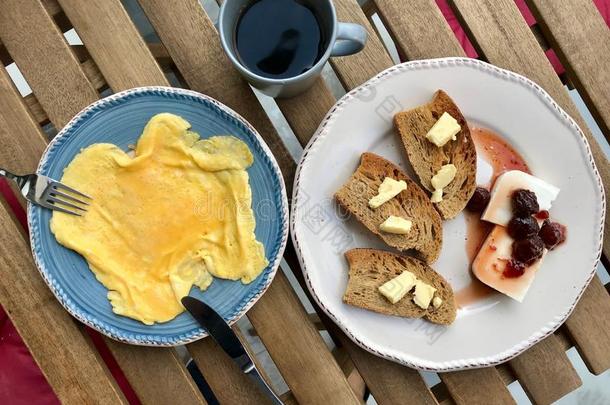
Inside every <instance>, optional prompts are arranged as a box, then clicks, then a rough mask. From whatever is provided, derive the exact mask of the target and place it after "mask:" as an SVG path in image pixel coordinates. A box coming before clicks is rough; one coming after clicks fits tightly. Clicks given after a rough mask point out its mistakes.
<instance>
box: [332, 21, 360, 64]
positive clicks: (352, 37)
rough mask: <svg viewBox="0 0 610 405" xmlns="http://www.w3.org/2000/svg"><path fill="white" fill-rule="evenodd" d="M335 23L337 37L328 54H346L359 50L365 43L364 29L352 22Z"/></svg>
mask: <svg viewBox="0 0 610 405" xmlns="http://www.w3.org/2000/svg"><path fill="white" fill-rule="evenodd" d="M337 24H338V25H337V39H336V41H335V44H334V45H333V49H332V51H331V52H330V56H347V55H353V54H355V53H358V52H360V51H361V50H362V49H363V48H364V45H365V44H366V37H367V33H366V29H365V28H364V27H363V26H362V25H359V24H354V23H344V22H340V23H337Z"/></svg>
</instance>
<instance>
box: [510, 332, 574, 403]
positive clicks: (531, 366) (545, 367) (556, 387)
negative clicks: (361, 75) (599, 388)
mask: <svg viewBox="0 0 610 405" xmlns="http://www.w3.org/2000/svg"><path fill="white" fill-rule="evenodd" d="M510 366H511V368H512V369H513V371H514V373H515V375H516V376H517V379H518V380H519V382H520V383H521V386H522V387H523V389H524V390H525V392H526V393H527V395H528V396H529V397H530V399H531V400H532V402H533V403H535V404H551V403H553V402H555V401H557V400H558V399H559V398H561V397H563V396H564V395H566V394H568V393H569V392H572V391H574V390H575V389H576V388H578V387H580V386H581V385H582V381H581V380H580V377H579V376H578V374H577V373H576V370H574V367H573V366H572V363H570V360H569V359H568V357H567V356H566V353H565V350H564V349H563V347H561V344H560V343H559V340H558V339H557V337H556V336H555V335H550V336H549V337H547V338H546V339H544V340H543V341H541V342H539V343H537V344H535V345H534V346H533V347H531V348H530V349H528V350H527V351H526V352H524V353H523V354H521V355H519V356H517V357H516V358H514V359H512V360H511V361H510Z"/></svg>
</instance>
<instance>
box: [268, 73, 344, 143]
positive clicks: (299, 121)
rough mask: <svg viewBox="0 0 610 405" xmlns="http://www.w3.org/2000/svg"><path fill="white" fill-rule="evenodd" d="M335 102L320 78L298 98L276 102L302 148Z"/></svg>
mask: <svg viewBox="0 0 610 405" xmlns="http://www.w3.org/2000/svg"><path fill="white" fill-rule="evenodd" d="M335 101H336V100H335V98H334V97H333V95H332V93H331V92H330V89H329V88H328V86H326V83H324V80H323V79H322V78H320V79H318V80H316V82H315V83H314V85H313V86H312V87H311V88H310V89H309V90H307V91H306V92H305V93H303V94H301V95H299V96H298V97H293V98H283V99H277V100H276V102H277V105H278V107H279V108H280V110H281V111H282V113H283V114H284V117H286V121H288V124H290V128H292V131H293V132H294V134H295V135H296V137H297V139H298V140H299V142H300V143H301V145H303V146H305V145H307V142H309V139H310V138H311V136H312V135H313V133H314V132H315V131H316V129H317V128H318V125H320V122H322V119H324V116H325V115H326V113H327V112H328V110H330V108H331V107H332V106H333V105H334V104H335Z"/></svg>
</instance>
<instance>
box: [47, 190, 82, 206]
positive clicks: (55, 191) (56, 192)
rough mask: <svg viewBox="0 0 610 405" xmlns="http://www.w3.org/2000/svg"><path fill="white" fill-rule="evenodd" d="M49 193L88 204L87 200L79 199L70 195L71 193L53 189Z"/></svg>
mask: <svg viewBox="0 0 610 405" xmlns="http://www.w3.org/2000/svg"><path fill="white" fill-rule="evenodd" d="M50 194H51V195H52V196H54V197H61V199H63V200H68V201H72V202H75V203H78V204H83V205H89V203H88V202H86V201H81V200H79V199H78V198H75V197H72V196H71V195H68V194H66V193H62V192H61V191H57V190H53V191H52V192H51V193H50Z"/></svg>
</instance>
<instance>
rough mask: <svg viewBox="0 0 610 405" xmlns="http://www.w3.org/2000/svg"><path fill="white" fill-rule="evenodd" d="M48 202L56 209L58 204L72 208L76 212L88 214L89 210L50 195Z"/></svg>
mask: <svg viewBox="0 0 610 405" xmlns="http://www.w3.org/2000/svg"><path fill="white" fill-rule="evenodd" d="M47 202H48V203H49V204H51V205H53V206H54V207H57V204H61V205H63V206H65V207H67V208H72V209H75V210H80V211H83V212H86V211H87V210H86V209H85V208H82V207H79V206H78V205H75V204H72V203H69V202H66V201H63V200H60V199H59V198H56V197H53V196H52V195H50V196H49V197H47Z"/></svg>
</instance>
